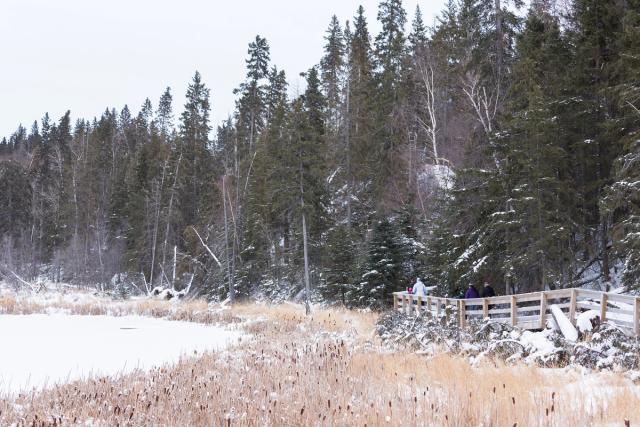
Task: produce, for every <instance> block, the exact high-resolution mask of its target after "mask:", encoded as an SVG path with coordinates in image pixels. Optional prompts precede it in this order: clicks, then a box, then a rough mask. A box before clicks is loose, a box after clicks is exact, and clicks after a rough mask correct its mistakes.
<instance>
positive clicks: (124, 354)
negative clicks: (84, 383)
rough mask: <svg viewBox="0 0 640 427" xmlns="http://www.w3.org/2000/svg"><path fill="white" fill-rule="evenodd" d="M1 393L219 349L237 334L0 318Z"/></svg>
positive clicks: (120, 322) (190, 327)
mask: <svg viewBox="0 0 640 427" xmlns="http://www.w3.org/2000/svg"><path fill="white" fill-rule="evenodd" d="M0 333H1V334H2V341H1V342H2V351H0V395H2V394H5V393H17V392H20V391H23V390H28V389H31V388H42V387H46V386H47V385H52V384H53V383H60V382H68V381H71V380H76V379H81V378H85V377H88V376H98V375H116V374H120V373H127V372H131V371H133V370H135V369H143V370H147V369H149V368H151V367H153V366H160V365H162V364H165V363H174V362H177V361H178V360H179V359H180V357H182V356H189V355H194V354H195V353H198V354H199V353H202V352H206V351H214V350H222V349H224V348H225V347H227V346H228V345H230V344H232V343H233V342H236V341H237V340H238V339H239V338H240V336H241V334H240V333H239V332H233V331H228V330H225V329H222V328H219V327H214V326H204V325H200V324H196V323H189V322H176V321H167V320H160V319H152V318H147V317H139V316H125V317H110V316H68V315H62V314H55V315H44V314H33V315H0Z"/></svg>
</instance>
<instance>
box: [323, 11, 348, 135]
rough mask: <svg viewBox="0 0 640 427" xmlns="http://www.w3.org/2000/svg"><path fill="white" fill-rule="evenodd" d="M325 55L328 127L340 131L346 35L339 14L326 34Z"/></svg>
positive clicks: (324, 79)
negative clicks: (341, 85) (339, 115)
mask: <svg viewBox="0 0 640 427" xmlns="http://www.w3.org/2000/svg"><path fill="white" fill-rule="evenodd" d="M325 40H326V44H325V46H324V57H323V58H322V61H321V62H320V67H321V70H322V86H323V89H324V94H325V96H326V99H327V111H328V112H327V117H328V129H329V130H330V131H331V132H332V133H336V132H337V131H338V124H339V118H338V113H339V111H340V104H341V99H340V93H341V89H340V83H341V81H340V79H341V77H342V72H343V67H344V63H345V58H344V51H345V45H344V35H343V33H342V29H341V27H340V22H339V21H338V17H337V16H335V15H334V16H333V17H332V18H331V23H330V24H329V28H328V29H327V35H326V36H325Z"/></svg>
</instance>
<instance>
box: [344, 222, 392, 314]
mask: <svg viewBox="0 0 640 427" xmlns="http://www.w3.org/2000/svg"><path fill="white" fill-rule="evenodd" d="M401 290H402V256H401V252H400V248H399V246H398V235H397V232H396V230H395V229H394V227H393V225H392V224H391V222H390V221H389V220H386V219H385V220H381V221H379V222H377V223H376V225H375V227H374V229H373V237H372V238H371V241H370V242H369V243H368V250H367V260H366V262H365V264H364V270H363V274H362V276H361V278H360V280H359V283H356V284H355V285H354V286H353V287H352V288H351V289H350V290H349V292H348V295H347V297H348V299H349V301H350V303H351V304H352V305H355V306H360V307H376V308H382V307H385V306H387V305H388V301H389V296H390V295H391V294H392V293H393V292H397V291H401Z"/></svg>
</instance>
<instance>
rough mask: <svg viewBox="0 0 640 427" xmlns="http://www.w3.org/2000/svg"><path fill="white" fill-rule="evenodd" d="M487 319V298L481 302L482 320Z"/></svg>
mask: <svg viewBox="0 0 640 427" xmlns="http://www.w3.org/2000/svg"><path fill="white" fill-rule="evenodd" d="M487 317H489V300H488V299H487V298H485V299H483V300H482V318H483V319H486V318H487Z"/></svg>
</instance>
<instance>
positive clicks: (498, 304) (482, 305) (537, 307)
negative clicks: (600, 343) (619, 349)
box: [393, 288, 640, 337]
mask: <svg viewBox="0 0 640 427" xmlns="http://www.w3.org/2000/svg"><path fill="white" fill-rule="evenodd" d="M551 305H557V306H558V307H560V308H561V309H562V311H563V312H564V313H565V314H566V315H567V317H568V318H569V320H571V322H572V323H573V324H574V325H575V323H576V318H577V315H578V314H580V313H581V312H583V311H587V310H596V311H598V312H599V313H600V319H601V320H602V321H609V322H612V323H614V324H616V325H617V326H618V327H620V328H621V329H623V330H624V331H625V332H626V333H628V334H629V335H634V336H636V337H638V336H640V297H635V296H631V295H620V294H614V293H607V292H598V291H591V290H586V289H577V288H576V289H559V290H555V291H545V292H532V293H527V294H516V295H505V296H498V297H492V298H476V299H455V298H441V297H435V296H418V295H412V294H409V293H407V292H395V293H394V294H393V306H394V308H395V309H397V310H403V311H406V312H407V313H412V312H415V313H418V314H420V313H430V314H432V315H440V314H441V313H445V312H446V311H447V307H449V310H448V311H449V312H450V308H451V307H456V308H457V309H458V323H459V324H460V325H461V326H463V327H464V326H465V325H466V323H467V322H468V321H469V320H470V319H485V318H490V319H491V320H494V321H498V322H505V323H509V324H511V325H514V326H518V327H520V328H523V329H544V328H545V327H546V324H547V320H550V319H551V318H552V315H551V312H550V310H549V307H550V306H551Z"/></svg>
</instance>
